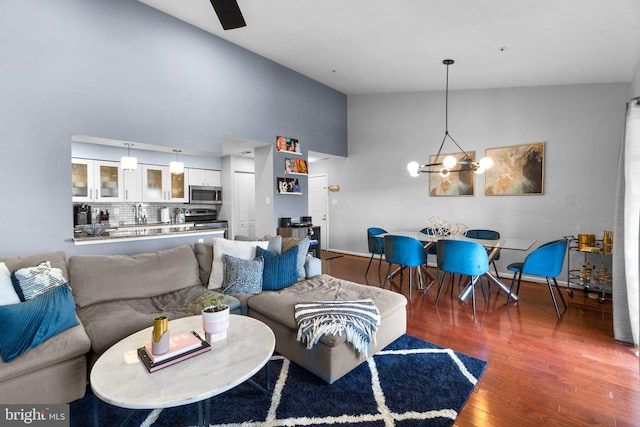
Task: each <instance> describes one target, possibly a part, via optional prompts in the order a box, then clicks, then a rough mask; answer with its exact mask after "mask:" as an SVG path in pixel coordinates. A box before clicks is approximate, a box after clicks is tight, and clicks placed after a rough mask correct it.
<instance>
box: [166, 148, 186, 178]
mask: <svg viewBox="0 0 640 427" xmlns="http://www.w3.org/2000/svg"><path fill="white" fill-rule="evenodd" d="M173 152H174V153H176V160H175V161H174V162H171V163H169V172H171V173H172V174H174V175H175V174H180V173H184V163H182V162H179V161H178V153H180V152H182V150H178V149H177V148H174V149H173Z"/></svg>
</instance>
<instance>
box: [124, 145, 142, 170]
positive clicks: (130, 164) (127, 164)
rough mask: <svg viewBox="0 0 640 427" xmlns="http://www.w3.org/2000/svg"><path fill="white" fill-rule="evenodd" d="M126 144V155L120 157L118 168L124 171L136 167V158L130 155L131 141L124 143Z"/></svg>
mask: <svg viewBox="0 0 640 427" xmlns="http://www.w3.org/2000/svg"><path fill="white" fill-rule="evenodd" d="M124 145H126V146H127V155H126V156H122V157H120V168H121V169H122V170H124V171H134V170H136V169H138V159H136V158H135V157H131V146H132V145H133V144H131V143H125V144H124Z"/></svg>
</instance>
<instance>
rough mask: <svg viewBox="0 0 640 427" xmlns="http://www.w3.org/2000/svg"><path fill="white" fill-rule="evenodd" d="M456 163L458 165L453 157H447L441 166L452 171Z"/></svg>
mask: <svg viewBox="0 0 640 427" xmlns="http://www.w3.org/2000/svg"><path fill="white" fill-rule="evenodd" d="M457 163H458V161H457V160H456V158H455V157H453V156H447V157H445V158H444V160H443V161H442V166H444V167H445V168H447V169H453V168H454V167H455V166H456V164H457Z"/></svg>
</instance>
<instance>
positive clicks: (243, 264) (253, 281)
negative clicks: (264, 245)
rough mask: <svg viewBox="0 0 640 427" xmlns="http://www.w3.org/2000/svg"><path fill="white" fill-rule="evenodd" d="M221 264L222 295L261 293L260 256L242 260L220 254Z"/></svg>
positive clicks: (261, 259) (262, 262) (261, 262)
mask: <svg viewBox="0 0 640 427" xmlns="http://www.w3.org/2000/svg"><path fill="white" fill-rule="evenodd" d="M258 249H260V248H258ZM222 264H223V266H224V283H223V285H224V290H223V291H222V292H223V293H224V294H258V293H260V291H262V270H263V268H264V259H263V258H262V257H261V256H257V257H255V258H254V259H242V258H236V257H234V256H231V255H227V254H222Z"/></svg>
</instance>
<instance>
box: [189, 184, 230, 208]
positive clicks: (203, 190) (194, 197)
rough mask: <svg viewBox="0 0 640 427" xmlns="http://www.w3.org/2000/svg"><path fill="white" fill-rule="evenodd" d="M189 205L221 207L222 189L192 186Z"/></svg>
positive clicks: (190, 187)
mask: <svg viewBox="0 0 640 427" xmlns="http://www.w3.org/2000/svg"><path fill="white" fill-rule="evenodd" d="M189 203H193V204H197V205H221V204H222V187H209V186H203V185H190V186H189Z"/></svg>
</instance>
